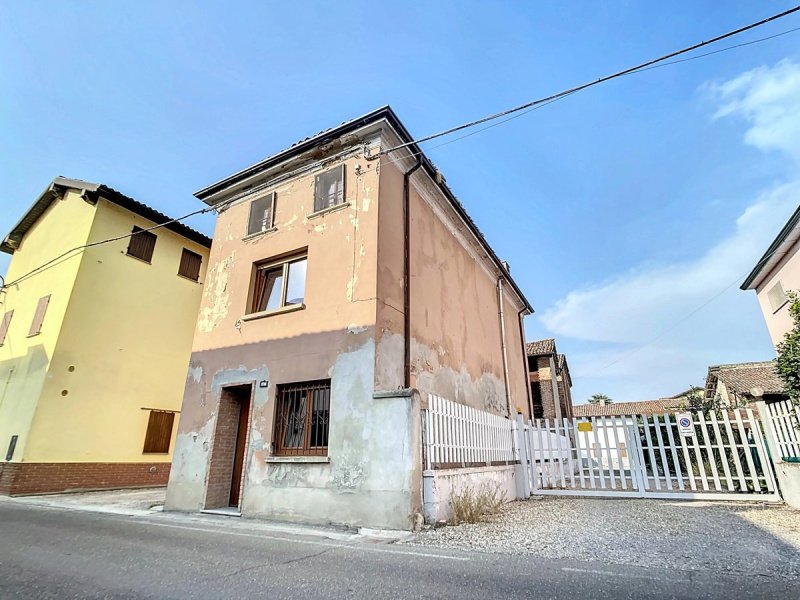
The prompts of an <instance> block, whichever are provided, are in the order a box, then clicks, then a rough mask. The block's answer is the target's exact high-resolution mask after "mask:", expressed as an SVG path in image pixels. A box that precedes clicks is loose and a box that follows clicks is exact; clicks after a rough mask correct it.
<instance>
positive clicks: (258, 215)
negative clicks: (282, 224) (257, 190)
mask: <svg viewBox="0 0 800 600" xmlns="http://www.w3.org/2000/svg"><path fill="white" fill-rule="evenodd" d="M274 196H275V193H274V192H273V193H272V194H269V195H267V196H263V197H262V198H256V199H255V200H253V201H252V202H251V203H250V218H249V219H248V221H247V235H252V234H254V233H259V232H261V231H266V230H267V229H269V228H270V227H272V199H273V197H274Z"/></svg>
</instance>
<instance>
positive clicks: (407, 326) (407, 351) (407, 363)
mask: <svg viewBox="0 0 800 600" xmlns="http://www.w3.org/2000/svg"><path fill="white" fill-rule="evenodd" d="M420 166H422V158H421V157H420V156H417V162H416V163H415V164H414V166H413V167H411V168H410V169H409V170H408V171H406V172H405V173H403V387H404V388H406V389H408V388H410V387H411V248H410V246H411V215H410V210H409V209H410V204H411V202H410V193H411V175H413V173H414V171H416V170H417V169H419V168H420Z"/></svg>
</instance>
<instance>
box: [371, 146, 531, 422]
mask: <svg viewBox="0 0 800 600" xmlns="http://www.w3.org/2000/svg"><path fill="white" fill-rule="evenodd" d="M406 168H407V167H406ZM380 177H381V183H380V190H381V194H380V202H379V212H380V218H379V227H380V235H379V242H378V256H379V261H378V264H379V272H378V290H379V293H378V297H379V299H380V302H379V304H378V309H377V315H378V319H377V327H378V340H379V341H378V348H379V351H378V361H377V363H376V386H377V387H378V389H392V388H393V387H397V386H398V385H402V365H403V230H402V223H403V211H402V201H403V198H402V192H403V175H402V170H401V167H398V166H396V165H395V164H394V163H392V162H391V161H383V162H382V165H381V173H380ZM411 179H412V187H411V198H410V212H411V232H410V235H411V335H412V341H411V368H412V382H411V384H412V387H416V388H417V389H419V390H420V391H422V392H432V393H436V394H438V395H441V396H443V397H445V398H448V399H451V400H454V401H456V402H461V403H463V404H467V405H469V406H473V407H475V408H478V409H481V410H487V411H490V412H493V413H496V414H501V415H507V414H508V407H507V401H506V392H505V383H504V378H503V356H502V349H501V337H500V320H499V314H498V313H499V310H498V309H499V307H498V298H497V287H496V286H497V279H496V276H494V275H493V274H491V273H490V272H488V271H487V267H484V266H482V265H483V264H485V262H486V260H487V259H484V258H482V257H481V256H479V255H478V254H476V252H478V251H476V250H471V249H470V248H469V246H468V244H467V242H466V238H467V237H468V236H469V235H471V234H469V232H467V231H466V228H465V226H464V225H463V224H461V223H459V222H458V221H457V219H456V216H455V213H454V212H453V211H452V209H451V208H449V206H447V204H446V200H445V198H444V197H443V195H442V194H441V192H439V191H438V190H436V189H435V188H434V186H433V183H432V182H430V179H429V178H428V177H427V176H426V175H424V174H423V172H422V171H421V170H418V171H417V172H416V173H415V174H414V175H413V176H412V178H411ZM432 204H433V205H434V206H437V208H436V209H434V208H433V207H432ZM511 295H512V292H511V290H510V286H506V300H505V308H504V311H505V315H504V317H505V319H504V320H505V329H506V351H507V356H508V369H509V379H510V389H511V396H512V410H515V409H518V410H520V411H522V412H523V413H524V414H526V415H527V413H528V395H527V389H526V386H527V379H528V374H527V367H526V357H525V355H524V353H523V350H522V341H521V339H520V331H519V321H518V317H517V313H518V311H519V310H520V308H521V305H515V302H514V301H513V300H512V299H511Z"/></svg>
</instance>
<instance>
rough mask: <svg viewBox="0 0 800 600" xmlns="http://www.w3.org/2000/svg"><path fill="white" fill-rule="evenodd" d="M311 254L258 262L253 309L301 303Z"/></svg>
mask: <svg viewBox="0 0 800 600" xmlns="http://www.w3.org/2000/svg"><path fill="white" fill-rule="evenodd" d="M307 264H308V256H307V255H305V254H303V255H299V256H292V257H289V258H284V259H281V260H278V261H271V262H267V263H262V264H258V265H256V271H255V281H254V283H253V299H252V302H251V305H250V312H251V313H257V312H264V311H270V310H277V309H279V308H284V307H287V306H292V305H302V304H303V300H304V299H305V292H306V266H307Z"/></svg>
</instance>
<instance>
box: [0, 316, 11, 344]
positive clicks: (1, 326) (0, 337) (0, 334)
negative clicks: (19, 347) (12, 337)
mask: <svg viewBox="0 0 800 600" xmlns="http://www.w3.org/2000/svg"><path fill="white" fill-rule="evenodd" d="M13 316H14V311H13V310H10V311H8V312H7V313H6V314H4V315H3V322H2V323H0V346H2V345H3V344H5V342H6V334H7V333H8V328H9V327H10V326H11V317H13Z"/></svg>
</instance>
